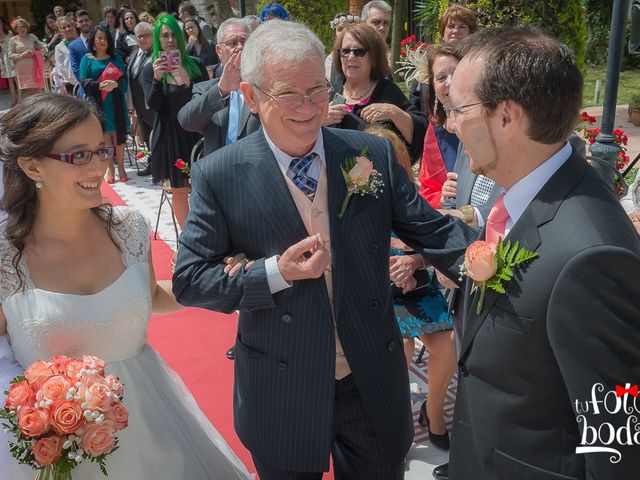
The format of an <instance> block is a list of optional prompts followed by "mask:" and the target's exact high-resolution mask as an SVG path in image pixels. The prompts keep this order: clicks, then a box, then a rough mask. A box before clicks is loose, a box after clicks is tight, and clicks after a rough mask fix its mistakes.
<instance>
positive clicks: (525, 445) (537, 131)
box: [448, 27, 640, 480]
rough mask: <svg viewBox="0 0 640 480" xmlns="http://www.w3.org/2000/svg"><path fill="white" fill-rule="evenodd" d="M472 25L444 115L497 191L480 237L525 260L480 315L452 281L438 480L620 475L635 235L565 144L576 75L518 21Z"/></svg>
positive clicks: (638, 360)
mask: <svg viewBox="0 0 640 480" xmlns="http://www.w3.org/2000/svg"><path fill="white" fill-rule="evenodd" d="M477 35H478V36H476V37H475V38H474V39H473V41H472V45H473V46H472V47H471V49H470V51H469V52H468V53H467V55H465V57H464V58H463V59H462V60H461V62H460V63H459V65H458V67H457V68H456V71H455V73H454V75H453V79H452V84H451V89H450V93H449V95H450V101H451V103H450V105H449V106H448V126H449V127H450V128H452V129H454V130H455V132H456V133H457V134H458V136H459V137H460V140H461V142H462V143H464V146H465V149H466V152H467V154H468V156H469V162H470V168H471V170H472V171H473V172H474V173H476V174H483V175H486V176H487V177H489V178H491V179H493V180H494V181H495V182H496V183H497V184H498V185H500V186H501V187H502V188H503V190H504V191H503V193H501V194H500V196H499V197H498V199H497V200H496V203H495V205H494V207H493V208H492V209H491V212H490V213H489V215H488V217H487V224H486V225H485V230H484V231H483V234H482V235H481V238H482V239H484V238H485V235H486V237H487V240H488V241H491V242H494V241H495V240H496V239H497V238H501V237H502V238H506V240H510V241H511V242H516V241H517V242H519V244H520V246H521V247H524V248H526V249H527V250H529V251H533V252H535V253H536V254H537V257H536V258H534V259H532V260H531V261H529V262H527V263H526V264H524V265H522V264H521V265H518V266H516V267H514V277H513V279H512V280H511V281H509V282H505V289H506V291H505V293H503V294H499V293H497V292H495V291H493V290H488V291H487V294H486V297H485V299H484V304H483V305H482V308H481V309H480V312H479V313H477V307H478V305H477V303H478V300H479V294H478V293H477V291H476V292H474V294H471V281H469V280H468V281H467V285H466V292H467V295H466V299H465V300H466V301H465V308H464V321H463V338H462V344H461V348H460V358H459V384H458V397H457V401H456V410H455V417H454V427H453V434H452V444H451V456H450V461H451V465H450V470H451V478H453V479H455V480H466V479H469V480H471V479H474V480H475V479H483V480H493V479H496V480H497V479H509V480H511V479H518V480H547V479H548V480H551V479H561V478H563V479H586V478H589V479H611V478H635V477H636V476H637V472H638V471H639V470H640V457H638V455H637V454H636V452H635V450H637V448H638V443H640V441H639V440H638V436H637V433H636V435H635V440H634V439H633V433H631V432H636V430H635V428H636V427H637V419H636V417H635V416H634V415H631V413H633V412H632V411H624V409H623V408H621V407H622V402H624V404H626V405H629V404H630V403H632V402H633V401H634V398H632V397H633V396H635V395H637V386H635V385H632V384H635V383H637V382H638V372H639V371H640V348H638V345H640V303H639V302H638V288H637V285H636V283H635V282H634V281H633V278H634V277H635V276H637V272H638V271H640V240H639V239H638V236H637V234H636V233H635V231H634V229H633V227H632V225H631V223H630V221H629V219H628V217H627V216H626V215H625V213H624V211H623V209H622V208H621V207H620V205H619V203H618V201H617V199H616V198H615V196H614V195H613V193H612V191H611V188H610V186H608V185H606V184H605V183H604V182H602V180H601V179H600V178H599V176H598V174H597V173H596V172H595V170H593V169H592V168H591V167H590V166H589V165H588V164H587V163H586V161H585V160H584V158H583V157H582V156H581V155H579V154H578V153H577V152H576V150H575V149H574V148H572V146H571V144H570V143H569V142H567V139H568V138H569V135H570V133H571V131H572V129H573V127H574V125H575V122H576V118H577V117H578V113H579V108H580V104H581V101H582V75H581V73H580V70H579V68H578V67H577V65H576V63H575V59H574V57H573V55H572V53H571V52H570V51H569V49H568V48H567V47H566V46H565V45H562V44H560V43H559V42H558V41H557V40H556V39H553V38H551V37H548V36H546V35H544V34H542V33H540V32H539V31H537V30H535V29H533V28H530V27H511V28H505V29H500V30H497V31H484V32H481V33H480V34H477ZM469 85H472V86H473V88H469ZM485 232H486V234H485ZM605 395H606V398H607V401H608V402H609V403H608V404H607V407H606V408H605V407H604V404H603V403H602V401H603V398H604V397H605ZM596 402H597V403H596ZM616 405H617V406H618V408H616ZM636 405H637V402H636ZM628 422H630V423H631V426H630V429H629V426H628ZM634 425H635V426H634ZM625 428H627V429H629V430H630V432H629V433H628V434H625ZM610 429H611V430H610ZM609 431H613V432H614V433H613V435H614V436H615V434H616V433H618V436H617V438H613V439H610V438H609V434H608V433H607V432H609ZM589 449H591V450H589ZM609 449H612V450H609ZM587 452H589V453H587Z"/></svg>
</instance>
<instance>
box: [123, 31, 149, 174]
mask: <svg viewBox="0 0 640 480" xmlns="http://www.w3.org/2000/svg"><path fill="white" fill-rule="evenodd" d="M133 31H134V33H135V34H136V41H137V43H138V46H137V47H136V48H135V49H134V50H132V52H131V55H130V56H129V59H130V60H129V68H128V69H127V77H128V81H129V89H130V90H131V101H132V103H133V109H134V110H135V111H136V117H137V119H138V126H139V127H140V131H141V133H142V137H143V138H144V141H145V143H146V144H147V146H148V145H149V137H150V136H151V130H152V129H153V121H154V120H155V112H154V111H153V110H151V109H150V108H148V107H147V103H146V102H145V100H144V89H143V88H142V78H141V77H140V74H141V73H142V67H144V66H145V65H146V64H147V63H149V62H150V61H151V53H152V52H153V26H152V25H150V24H149V23H147V22H140V23H138V24H137V25H136V26H135V28H134V29H133ZM147 175H151V162H149V163H148V165H147V168H145V169H144V170H142V171H140V172H138V176H141V177H144V176H147Z"/></svg>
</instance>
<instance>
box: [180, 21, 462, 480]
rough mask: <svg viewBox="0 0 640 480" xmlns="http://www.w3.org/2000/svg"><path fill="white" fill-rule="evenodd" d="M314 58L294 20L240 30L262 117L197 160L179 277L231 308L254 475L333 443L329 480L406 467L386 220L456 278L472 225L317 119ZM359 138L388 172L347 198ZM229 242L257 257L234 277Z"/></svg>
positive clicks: (238, 392)
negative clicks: (258, 124)
mask: <svg viewBox="0 0 640 480" xmlns="http://www.w3.org/2000/svg"><path fill="white" fill-rule="evenodd" d="M282 38H286V39H287V48H283V47H282V45H283V44H282V42H281V39H282ZM324 58H325V55H324V48H323V46H322V43H321V42H320V41H319V40H318V38H317V37H316V36H315V35H314V34H313V33H312V32H311V31H309V30H308V29H307V28H306V27H304V26H302V25H300V24H297V23H294V22H284V21H280V20H270V21H269V22H266V23H265V24H263V25H262V26H261V27H260V28H258V29H257V30H256V31H255V32H254V33H253V34H252V36H251V37H250V38H249V40H248V42H247V45H246V48H245V50H244V51H243V56H242V79H243V82H242V83H241V89H242V93H243V95H244V97H245V99H246V101H247V103H248V104H249V106H250V108H251V110H252V112H254V113H259V115H260V118H261V120H262V124H263V128H261V129H260V130H259V131H257V132H255V133H253V134H252V135H249V136H248V137H246V138H243V139H241V140H239V141H238V142H236V143H235V144H233V145H231V146H228V147H226V148H222V149H220V150H217V151H216V152H214V153H213V154H211V155H209V156H207V157H205V158H204V159H202V160H200V161H199V162H197V163H196V164H195V165H193V167H192V177H191V179H192V188H193V191H192V194H191V198H190V206H191V210H190V213H189V217H188V219H187V222H186V225H185V229H184V232H183V234H182V236H181V239H180V243H181V246H180V249H179V251H178V259H177V264H176V270H175V274H174V279H173V289H174V293H175V295H176V298H177V299H178V301H179V302H181V303H182V304H184V305H194V306H196V305H197V306H200V307H203V308H208V309H212V310H216V311H223V312H233V311H234V310H239V311H240V316H239V321H238V337H237V341H236V355H235V374H236V375H235V380H236V381H235V387H234V421H235V428H236V432H237V433H238V436H239V437H240V439H241V440H242V442H243V443H244V445H245V446H246V447H247V448H248V449H249V450H250V451H251V454H252V457H253V460H254V463H255V465H256V468H257V470H258V473H259V475H260V477H261V478H263V479H281V478H282V479H284V478H287V479H303V478H304V479H309V478H318V479H319V478H321V477H322V472H323V471H326V470H328V469H329V456H330V454H332V455H333V459H334V471H335V474H336V478H337V479H347V478H348V479H367V480H375V479H380V480H382V479H385V480H388V479H400V478H403V476H404V458H405V455H406V453H407V451H408V448H409V446H410V445H411V442H412V440H413V421H412V414H411V404H410V399H409V388H408V375H407V368H406V363H405V359H404V353H403V350H402V338H401V336H400V333H399V329H398V326H397V323H396V321H395V317H394V313H393V304H392V299H391V295H390V289H389V284H390V281H389V244H390V235H391V230H393V231H394V232H395V233H396V234H397V236H398V237H399V238H400V239H401V240H403V241H404V242H405V243H406V244H408V245H409V246H411V247H412V248H414V249H415V250H417V251H420V252H421V253H423V255H424V256H425V258H426V259H427V261H428V262H429V263H430V264H432V265H434V266H435V267H436V268H439V269H441V270H442V271H443V272H445V274H446V275H448V276H449V278H451V279H457V277H458V270H457V269H458V266H459V263H460V262H461V255H462V253H463V252H464V248H465V247H466V244H467V243H468V242H469V241H470V240H471V239H472V238H473V237H474V232H473V231H472V230H471V229H469V228H468V227H466V226H465V225H464V224H463V223H462V222H460V221H459V220H457V219H453V218H451V217H448V216H441V215H440V214H438V213H437V212H436V211H434V210H433V209H431V207H429V206H428V204H427V203H426V202H425V201H424V200H423V199H422V198H421V197H420V196H419V195H418V192H417V189H416V187H415V185H413V184H412V183H411V182H410V181H409V178H408V176H407V174H406V172H405V171H404V170H403V168H402V167H401V166H400V165H398V164H397V163H396V161H395V159H394V156H393V150H392V147H391V145H390V143H389V142H388V141H387V140H386V139H382V138H379V137H372V136H370V135H367V134H365V133H362V132H357V131H351V130H337V129H328V128H321V126H322V124H323V122H324V121H326V119H327V115H328V108H329V107H328V104H329V97H330V90H329V88H328V85H327V83H326V79H325V77H324ZM364 147H366V148H367V149H368V158H369V160H370V161H371V162H373V165H372V166H373V167H374V168H375V170H376V172H377V173H376V175H379V177H376V178H379V180H380V181H381V182H382V185H381V186H380V188H374V190H377V192H376V193H375V194H372V193H368V194H365V195H359V194H356V195H353V196H351V197H350V198H349V199H348V201H347V202H346V204H345V203H344V200H345V197H346V195H347V188H346V184H345V179H344V178H343V174H342V171H341V166H344V164H345V162H346V161H347V160H348V159H349V158H350V157H355V156H357V155H358V154H359V152H360V151H361V150H362V149H363V148H364ZM360 164H361V165H362V166H363V167H364V168H365V169H366V168H367V167H368V164H367V162H366V161H363V160H360ZM355 173H356V172H352V174H355ZM361 173H362V175H363V177H362V180H363V181H364V180H365V179H366V178H368V175H369V174H368V173H367V172H366V171H362V172H361ZM367 185H370V183H369V182H367ZM343 205H345V208H344V210H343V213H344V215H343V216H342V215H339V213H340V211H341V207H342V206H343ZM238 251H240V252H244V253H245V254H246V255H247V257H249V258H252V259H255V263H254V264H253V266H252V267H251V268H250V269H246V268H243V270H242V271H241V272H240V273H238V274H237V275H235V276H233V277H228V276H227V275H226V274H225V272H224V268H225V264H224V262H223V260H224V258H225V257H227V256H228V255H231V254H233V253H236V252H238Z"/></svg>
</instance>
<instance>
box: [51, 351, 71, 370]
mask: <svg viewBox="0 0 640 480" xmlns="http://www.w3.org/2000/svg"><path fill="white" fill-rule="evenodd" d="M70 361H71V358H69V357H67V356H66V355H54V356H53V357H51V362H50V365H51V370H52V371H53V373H56V374H58V375H66V374H67V364H68V363H69V362H70Z"/></svg>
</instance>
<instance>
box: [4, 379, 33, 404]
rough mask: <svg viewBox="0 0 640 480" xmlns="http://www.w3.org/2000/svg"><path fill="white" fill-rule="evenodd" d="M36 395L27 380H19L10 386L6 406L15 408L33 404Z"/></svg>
mask: <svg viewBox="0 0 640 480" xmlns="http://www.w3.org/2000/svg"><path fill="white" fill-rule="evenodd" d="M35 401H36V395H35V393H34V391H33V388H31V385H29V383H28V382H27V381H24V380H23V381H22V382H17V383H14V384H13V385H11V387H9V391H8V392H7V401H6V402H5V404H4V406H5V407H7V408H10V409H11V410H15V409H16V408H18V406H25V405H33V403H34V402H35Z"/></svg>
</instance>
